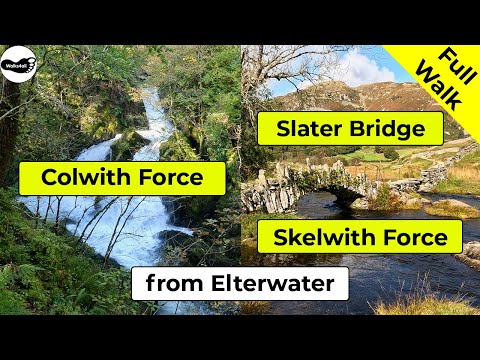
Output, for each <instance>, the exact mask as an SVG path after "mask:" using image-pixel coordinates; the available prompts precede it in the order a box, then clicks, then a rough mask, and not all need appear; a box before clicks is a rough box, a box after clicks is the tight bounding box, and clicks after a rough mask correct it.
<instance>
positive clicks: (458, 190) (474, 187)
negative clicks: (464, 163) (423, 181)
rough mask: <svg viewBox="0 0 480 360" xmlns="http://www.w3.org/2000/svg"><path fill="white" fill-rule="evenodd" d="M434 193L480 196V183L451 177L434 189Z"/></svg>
mask: <svg viewBox="0 0 480 360" xmlns="http://www.w3.org/2000/svg"><path fill="white" fill-rule="evenodd" d="M434 192H438V193H443V194H461V195H480V182H479V181H475V180H469V179H465V178H459V177H455V176H450V177H449V178H448V179H445V180H441V181H440V182H439V183H438V185H437V186H436V187H435V188H434Z"/></svg>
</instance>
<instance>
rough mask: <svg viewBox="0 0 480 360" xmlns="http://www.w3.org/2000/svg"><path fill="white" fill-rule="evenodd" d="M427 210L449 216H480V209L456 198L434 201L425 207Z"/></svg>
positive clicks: (462, 217) (464, 217) (465, 217)
mask: <svg viewBox="0 0 480 360" xmlns="http://www.w3.org/2000/svg"><path fill="white" fill-rule="evenodd" d="M425 212H426V213H427V214H429V215H434V216H448V217H454V218H458V219H476V218H479V217H480V211H479V210H478V209H476V208H474V207H472V206H470V205H468V204H465V203H463V202H461V201H458V200H454V199H446V200H440V201H436V202H434V203H433V204H432V205H431V206H427V207H425Z"/></svg>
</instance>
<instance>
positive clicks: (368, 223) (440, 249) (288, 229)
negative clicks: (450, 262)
mask: <svg viewBox="0 0 480 360" xmlns="http://www.w3.org/2000/svg"><path fill="white" fill-rule="evenodd" d="M257 227H258V228H257V230H258V252H259V253H265V254H293V253H298V254H308V253H322V254H348V253H351V254H379V253H383V254H401V253H404V254H410V253H412V254H413V253H420V254H458V253H461V252H462V247H463V241H462V221H461V220H361V221H359V220H305V219H302V220H286V219H282V220H258V223H257Z"/></svg>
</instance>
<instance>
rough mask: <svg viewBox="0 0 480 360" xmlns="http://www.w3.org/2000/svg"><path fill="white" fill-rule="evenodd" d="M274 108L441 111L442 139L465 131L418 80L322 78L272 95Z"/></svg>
mask: <svg viewBox="0 0 480 360" xmlns="http://www.w3.org/2000/svg"><path fill="white" fill-rule="evenodd" d="M271 106H272V107H273V109H274V110H278V111H281V110H292V111H295V110H296V111H302V110H311V111H442V112H443V113H444V116H445V117H444V119H445V127H444V132H445V134H444V136H445V141H449V140H455V139H460V138H464V137H466V136H468V133H467V132H466V131H465V130H464V129H463V128H462V127H461V126H460V125H459V124H458V123H457V122H456V121H455V120H454V119H453V118H452V117H451V116H450V114H448V113H447V112H446V111H445V110H443V108H442V107H441V106H440V105H439V104H438V103H437V102H436V101H435V99H433V98H432V97H431V96H430V95H429V94H428V93H427V92H426V91H425V90H424V89H423V88H422V87H421V86H420V85H419V84H418V83H414V82H403V83H395V82H379V83H372V84H364V85H359V86H356V87H351V86H348V85H347V84H346V83H345V82H343V81H325V82H320V83H316V84H313V85H311V86H309V87H307V88H305V89H301V90H299V91H298V92H293V93H288V94H286V95H283V96H278V97H275V98H273V99H272V101H271Z"/></svg>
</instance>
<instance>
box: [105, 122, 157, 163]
mask: <svg viewBox="0 0 480 360" xmlns="http://www.w3.org/2000/svg"><path fill="white" fill-rule="evenodd" d="M149 143H150V141H149V140H147V139H144V138H143V137H142V136H141V135H139V134H138V133H137V132H136V131H135V130H132V129H127V130H125V131H124V132H123V133H122V137H121V138H120V139H119V140H117V141H116V142H114V143H113V145H112V160H113V161H125V160H131V159H132V158H133V155H134V154H135V153H136V152H137V151H138V150H139V149H140V148H142V147H143V146H145V145H148V144H149Z"/></svg>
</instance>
